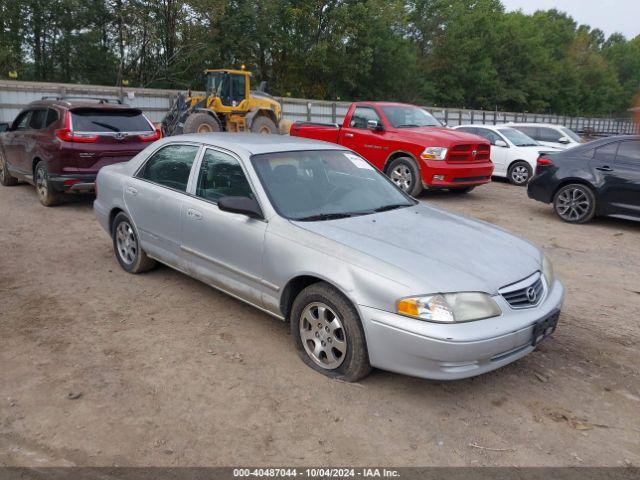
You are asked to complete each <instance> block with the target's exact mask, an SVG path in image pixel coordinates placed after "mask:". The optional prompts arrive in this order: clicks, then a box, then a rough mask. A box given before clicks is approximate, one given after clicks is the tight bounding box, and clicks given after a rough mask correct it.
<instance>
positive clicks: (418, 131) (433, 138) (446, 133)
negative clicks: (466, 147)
mask: <svg viewBox="0 0 640 480" xmlns="http://www.w3.org/2000/svg"><path fill="white" fill-rule="evenodd" d="M394 133H395V134H396V135H397V136H398V137H399V138H401V139H403V140H408V141H411V142H414V143H417V144H419V145H420V144H424V145H425V146H439V147H448V146H450V145H454V144H457V143H461V142H468V143H489V142H488V141H487V140H485V139H484V138H482V137H479V136H477V135H473V134H471V133H466V132H460V131H458V130H452V129H448V128H442V127H415V128H398V129H395V130H394Z"/></svg>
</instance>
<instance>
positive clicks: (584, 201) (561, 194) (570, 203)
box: [553, 183, 596, 223]
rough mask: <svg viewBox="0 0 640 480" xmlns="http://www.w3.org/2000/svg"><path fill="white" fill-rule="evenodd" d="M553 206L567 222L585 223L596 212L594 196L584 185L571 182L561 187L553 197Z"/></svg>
mask: <svg viewBox="0 0 640 480" xmlns="http://www.w3.org/2000/svg"><path fill="white" fill-rule="evenodd" d="M553 208H554V209H555V211H556V213H557V214H558V216H559V217H560V218H561V219H562V220H564V221H565V222H569V223H585V222H588V221H589V220H591V219H592V218H593V216H594V215H595V213H596V197H595V195H594V194H593V191H592V190H591V189H590V188H589V187H587V186H586V185H582V184H580V183H572V184H569V185H565V186H564V187H562V188H561V189H560V190H558V192H557V193H556V194H555V196H554V197H553Z"/></svg>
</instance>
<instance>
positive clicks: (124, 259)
mask: <svg viewBox="0 0 640 480" xmlns="http://www.w3.org/2000/svg"><path fill="white" fill-rule="evenodd" d="M111 238H112V239H113V251H114V253H115V254H116V259H117V260H118V263H119V264H120V266H121V267H122V268H123V269H124V270H125V271H127V272H129V273H134V274H135V273H142V272H146V271H148V270H151V269H152V268H153V267H155V266H156V261H155V260H154V259H152V258H149V257H148V256H147V254H146V253H145V252H144V250H142V248H141V247H140V241H139V239H138V232H137V231H136V229H135V227H134V225H133V222H132V221H131V220H130V219H129V217H128V216H127V215H126V214H125V213H122V212H120V213H119V214H118V215H116V218H114V219H113V224H112V226H111Z"/></svg>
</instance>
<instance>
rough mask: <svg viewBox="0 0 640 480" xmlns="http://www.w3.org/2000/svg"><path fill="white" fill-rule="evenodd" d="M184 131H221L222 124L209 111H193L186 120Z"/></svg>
mask: <svg viewBox="0 0 640 480" xmlns="http://www.w3.org/2000/svg"><path fill="white" fill-rule="evenodd" d="M182 131H183V132H184V133H211V132H219V131H220V124H219V123H218V121H217V120H216V119H215V118H213V117H212V116H211V115H209V114H208V113H203V112H200V113H192V114H191V115H189V116H188V117H187V119H186V120H185V121H184V127H183V129H182Z"/></svg>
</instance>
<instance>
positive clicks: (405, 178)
mask: <svg viewBox="0 0 640 480" xmlns="http://www.w3.org/2000/svg"><path fill="white" fill-rule="evenodd" d="M390 178H391V181H392V182H393V183H395V184H396V185H397V186H398V187H400V189H401V190H403V191H405V192H408V191H409V189H410V188H411V183H412V182H413V174H412V173H411V169H410V168H409V167H408V166H407V165H402V164H401V165H398V166H396V167H394V168H393V170H391V175H390Z"/></svg>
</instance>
